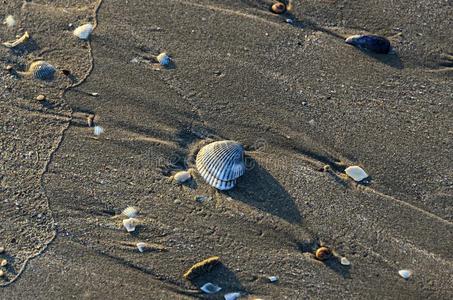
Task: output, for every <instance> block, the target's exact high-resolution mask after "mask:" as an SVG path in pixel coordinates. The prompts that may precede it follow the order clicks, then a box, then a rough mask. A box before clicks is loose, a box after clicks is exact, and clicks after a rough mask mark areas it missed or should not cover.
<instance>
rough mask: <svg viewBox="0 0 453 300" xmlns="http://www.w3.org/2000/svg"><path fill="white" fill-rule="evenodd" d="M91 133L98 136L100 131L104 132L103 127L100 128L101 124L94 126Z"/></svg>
mask: <svg viewBox="0 0 453 300" xmlns="http://www.w3.org/2000/svg"><path fill="white" fill-rule="evenodd" d="M93 133H94V135H97V136H99V135H101V134H102V133H104V128H102V127H101V126H94V128H93Z"/></svg>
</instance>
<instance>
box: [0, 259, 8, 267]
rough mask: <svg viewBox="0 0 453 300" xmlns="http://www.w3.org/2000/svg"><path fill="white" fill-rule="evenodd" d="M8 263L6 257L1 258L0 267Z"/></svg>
mask: <svg viewBox="0 0 453 300" xmlns="http://www.w3.org/2000/svg"><path fill="white" fill-rule="evenodd" d="M7 264H8V261H7V260H6V259H4V260H2V262H1V263H0V266H1V267H5V266H6V265H7Z"/></svg>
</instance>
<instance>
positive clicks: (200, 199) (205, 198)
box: [194, 195, 212, 203]
mask: <svg viewBox="0 0 453 300" xmlns="http://www.w3.org/2000/svg"><path fill="white" fill-rule="evenodd" d="M194 199H195V201H197V202H198V203H204V202H205V201H210V200H212V197H209V196H203V195H198V196H195V197H194Z"/></svg>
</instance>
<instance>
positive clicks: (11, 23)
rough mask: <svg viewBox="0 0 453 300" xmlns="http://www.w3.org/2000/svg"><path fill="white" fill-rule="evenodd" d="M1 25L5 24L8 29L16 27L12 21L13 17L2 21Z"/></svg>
mask: <svg viewBox="0 0 453 300" xmlns="http://www.w3.org/2000/svg"><path fill="white" fill-rule="evenodd" d="M3 24H5V25H6V26H8V27H14V26H16V20H15V19H14V17H13V16H11V15H9V16H7V17H6V18H5V20H4V21H3Z"/></svg>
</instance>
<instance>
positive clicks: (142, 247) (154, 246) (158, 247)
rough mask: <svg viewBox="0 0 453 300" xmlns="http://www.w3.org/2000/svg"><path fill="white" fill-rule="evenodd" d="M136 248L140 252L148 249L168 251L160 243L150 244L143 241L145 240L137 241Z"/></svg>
mask: <svg viewBox="0 0 453 300" xmlns="http://www.w3.org/2000/svg"><path fill="white" fill-rule="evenodd" d="M137 249H138V251H140V252H141V253H143V252H149V251H161V252H164V251H168V249H167V248H166V247H164V246H162V245H159V244H150V243H145V242H138V243H137Z"/></svg>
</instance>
